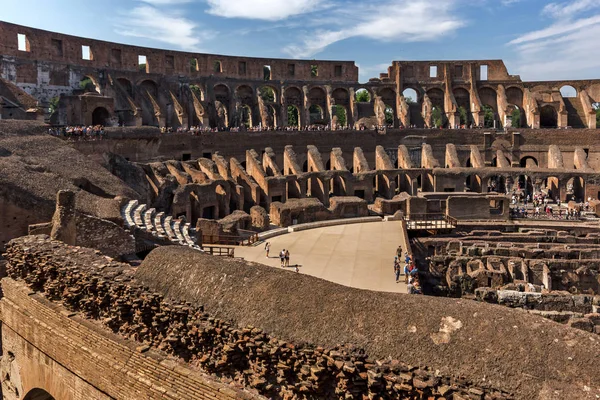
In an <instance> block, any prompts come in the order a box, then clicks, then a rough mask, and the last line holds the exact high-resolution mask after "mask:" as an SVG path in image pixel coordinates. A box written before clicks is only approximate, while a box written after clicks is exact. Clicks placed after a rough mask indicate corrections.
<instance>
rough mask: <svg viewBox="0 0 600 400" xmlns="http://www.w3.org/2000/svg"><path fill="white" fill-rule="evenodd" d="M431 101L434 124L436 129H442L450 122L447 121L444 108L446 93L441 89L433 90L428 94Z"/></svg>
mask: <svg viewBox="0 0 600 400" xmlns="http://www.w3.org/2000/svg"><path fill="white" fill-rule="evenodd" d="M426 94H427V96H428V97H429V100H430V101H431V105H432V106H433V107H432V117H433V120H434V121H433V124H434V126H435V127H436V128H442V127H444V126H445V125H446V123H447V122H448V120H447V119H446V112H445V108H444V100H445V95H444V91H443V90H442V89H440V88H432V89H429V90H428V91H427V92H426Z"/></svg>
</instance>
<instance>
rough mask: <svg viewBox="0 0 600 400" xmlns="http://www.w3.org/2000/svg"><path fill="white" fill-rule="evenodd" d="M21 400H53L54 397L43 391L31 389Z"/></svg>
mask: <svg viewBox="0 0 600 400" xmlns="http://www.w3.org/2000/svg"><path fill="white" fill-rule="evenodd" d="M23 400H54V397H52V395H51V394H50V393H48V392H46V391H45V390H43V389H32V390H30V391H29V393H27V395H26V396H25V397H24V398H23Z"/></svg>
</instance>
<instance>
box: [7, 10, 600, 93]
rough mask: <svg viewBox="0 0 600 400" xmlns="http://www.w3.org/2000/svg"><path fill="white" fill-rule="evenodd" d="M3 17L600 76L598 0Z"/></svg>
mask: <svg viewBox="0 0 600 400" xmlns="http://www.w3.org/2000/svg"><path fill="white" fill-rule="evenodd" d="M2 3H5V4H2V11H1V13H0V19H1V20H4V21H8V22H14V23H18V24H22V25H28V26H32V27H36V28H41V29H46V30H52V31H57V32H61V33H67V34H72V35H77V36H84V37H90V38H94V39H102V40H108V41H114V42H120V43H127V44H135V45H140V46H149V47H158V48H165V49H174V50H186V51H198V52H205V53H217V54H228V55H241V56H257V57H283V58H307V59H331V60H335V59H337V60H352V61H356V63H357V65H358V66H359V67H360V71H361V73H360V80H361V82H364V81H366V80H368V79H369V78H371V77H377V76H378V75H379V73H380V72H385V71H386V68H387V66H388V65H390V64H391V62H392V61H393V60H451V59H498V58H501V59H504V60H505V62H506V64H507V66H508V68H509V73H511V74H515V75H521V78H523V79H524V80H553V79H557V80H558V79H592V78H600V55H599V51H598V50H599V48H600V45H599V43H600V0H571V1H542V0H378V1H376V2H373V1H366V0H103V1H94V2H92V1H89V0H85V1H83V0H52V1H48V0H43V1H42V0H20V1H8V0H2Z"/></svg>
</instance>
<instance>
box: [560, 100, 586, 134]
mask: <svg viewBox="0 0 600 400" xmlns="http://www.w3.org/2000/svg"><path fill="white" fill-rule="evenodd" d="M563 101H564V103H565V108H566V109H567V112H568V113H569V114H568V115H567V125H568V126H571V127H573V128H585V124H586V117H585V112H584V111H583V104H581V100H579V98H577V97H565V98H563Z"/></svg>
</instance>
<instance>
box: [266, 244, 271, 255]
mask: <svg viewBox="0 0 600 400" xmlns="http://www.w3.org/2000/svg"><path fill="white" fill-rule="evenodd" d="M265 250H266V252H267V258H269V250H271V243H269V242H267V243H265Z"/></svg>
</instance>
